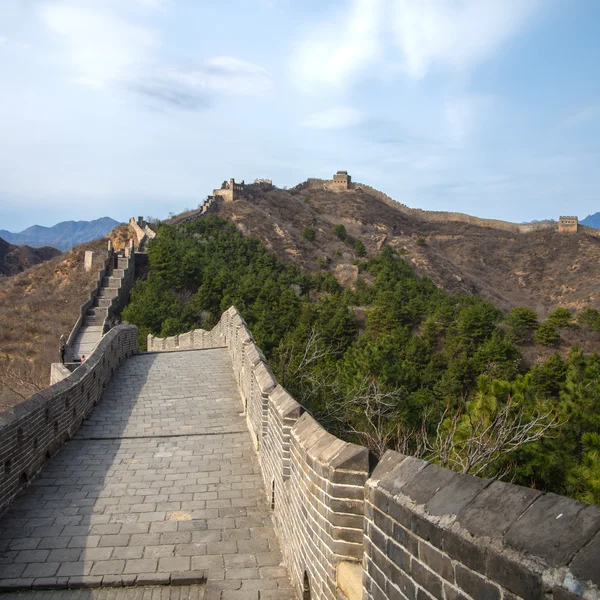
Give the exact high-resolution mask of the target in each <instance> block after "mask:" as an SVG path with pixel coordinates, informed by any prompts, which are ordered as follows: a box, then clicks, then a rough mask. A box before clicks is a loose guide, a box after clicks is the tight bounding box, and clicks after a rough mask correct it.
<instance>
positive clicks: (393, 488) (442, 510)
mask: <svg viewBox="0 0 600 600" xmlns="http://www.w3.org/2000/svg"><path fill="white" fill-rule="evenodd" d="M367 490H371V492H367V493H371V494H373V493H375V494H378V493H381V492H383V494H384V496H383V497H381V496H379V497H377V496H374V497H376V498H377V499H376V500H375V506H376V507H378V505H379V507H380V510H382V511H383V512H384V513H386V514H389V515H390V516H391V517H392V518H394V519H396V520H399V521H400V522H404V524H405V525H406V524H407V523H408V524H409V525H410V529H411V530H412V531H414V532H415V533H417V534H418V535H419V534H421V535H423V534H424V532H426V531H427V526H425V525H424V524H423V520H425V521H426V522H428V523H429V524H430V525H434V526H435V528H436V529H437V530H440V532H439V535H436V536H435V537H434V538H432V539H430V540H429V541H430V543H432V544H433V545H434V546H437V547H439V548H440V549H442V550H444V551H446V552H448V553H449V554H450V555H451V556H452V555H454V556H455V557H456V558H457V559H458V560H461V561H462V562H463V563H464V564H467V566H469V567H471V568H473V569H475V570H485V569H486V568H488V567H484V565H486V564H487V563H488V562H489V561H490V560H492V559H491V558H485V556H488V555H489V557H492V556H493V557H495V558H494V559H493V560H495V561H499V560H500V561H506V560H508V561H509V562H512V563H515V564H520V565H522V566H523V565H524V566H525V567H526V569H527V570H528V571H531V572H532V574H533V573H538V575H540V576H542V575H543V576H544V577H545V578H546V579H548V578H551V575H552V573H555V571H556V569H563V570H564V569H569V567H571V568H570V571H571V573H572V574H571V575H570V576H569V577H570V578H571V579H569V577H566V576H565V577H564V581H571V584H569V585H571V587H573V586H574V587H578V586H579V587H578V589H580V590H582V589H583V587H584V586H585V585H588V586H589V583H585V582H592V584H593V585H594V586H598V587H600V554H599V550H600V507H599V506H595V505H588V504H584V503H582V502H579V501H577V500H573V499H571V498H566V497H564V496H558V495H556V494H552V493H547V494H544V493H542V492H540V491H538V490H532V489H529V488H524V487H521V486H517V485H513V484H509V483H504V482H499V481H492V480H489V479H481V478H478V477H473V476H470V475H462V474H459V473H454V472H452V471H449V470H448V469H444V468H442V467H439V466H438V465H434V464H430V463H427V462H426V461H422V460H419V459H416V458H414V457H410V456H404V455H401V454H398V453H396V452H393V451H388V452H386V453H385V454H384V456H383V457H382V459H381V461H380V463H379V465H378V466H377V467H376V468H375V470H374V472H373V475H372V477H371V478H370V479H369V480H368V481H367ZM460 540H462V542H461V541H460ZM465 544H467V545H472V546H475V547H478V548H479V549H480V552H482V554H481V556H479V555H477V552H475V553H474V554H475V558H473V559H472V560H473V561H474V562H473V563H471V564H469V559H468V558H466V557H465V556H464V555H461V554H460V550H457V548H458V547H462V548H463V550H464V548H465V547H466V546H465ZM456 552H458V553H459V554H455V553H456ZM464 552H465V553H469V551H468V550H464ZM502 557H504V558H502ZM525 567H524V568H525ZM488 576H490V575H489V573H488ZM573 582H575V583H573ZM500 583H502V582H500ZM596 592H597V590H596ZM590 597H591V596H590Z"/></svg>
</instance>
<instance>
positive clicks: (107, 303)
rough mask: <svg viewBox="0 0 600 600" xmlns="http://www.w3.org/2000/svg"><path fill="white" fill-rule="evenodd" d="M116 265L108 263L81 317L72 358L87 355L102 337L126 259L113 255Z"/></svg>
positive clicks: (121, 280) (119, 287)
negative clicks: (98, 287) (93, 296)
mask: <svg viewBox="0 0 600 600" xmlns="http://www.w3.org/2000/svg"><path fill="white" fill-rule="evenodd" d="M115 261H116V266H114V265H110V266H109V267H108V268H107V270H106V274H105V276H104V278H103V280H102V286H101V287H100V289H99V290H98V293H97V294H96V297H95V298H94V302H93V304H92V306H91V307H90V308H88V310H87V312H86V314H85V315H84V317H83V322H82V324H81V328H80V329H79V332H78V333H77V337H76V338H75V342H74V343H73V347H72V348H73V360H75V361H79V360H81V358H82V357H83V356H85V357H87V356H89V355H90V354H91V353H92V352H93V351H94V349H95V348H96V346H97V345H98V342H99V341H100V340H101V339H102V335H103V334H104V328H105V325H106V320H107V319H108V316H109V310H110V308H111V307H112V306H113V303H114V302H115V301H117V300H118V298H119V292H120V290H121V286H122V284H123V279H124V277H125V269H126V268H127V264H128V259H127V258H124V257H121V256H118V255H116V256H115Z"/></svg>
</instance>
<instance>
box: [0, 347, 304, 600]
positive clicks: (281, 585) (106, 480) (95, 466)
mask: <svg viewBox="0 0 600 600" xmlns="http://www.w3.org/2000/svg"><path fill="white" fill-rule="evenodd" d="M241 407H242V404H241V401H240V397H239V393H238V391H237V388H236V385H235V379H234V376H233V371H232V367H231V361H230V359H229V355H228V353H227V351H226V350H224V349H216V350H199V351H189V352H172V353H162V354H161V353H158V354H142V355H138V356H134V357H132V358H130V359H129V360H128V361H126V362H125V364H124V365H123V366H122V367H121V368H120V369H119V371H118V372H117V373H116V374H115V377H114V379H113V380H112V382H111V383H110V384H109V386H108V387H107V389H106V390H105V394H104V397H103V401H102V402H101V403H100V404H99V405H98V406H97V407H96V408H95V409H94V412H93V413H92V415H91V417H90V419H89V420H88V421H86V422H85V423H84V425H83V426H82V427H81V429H80V430H79V432H78V433H77V435H76V437H75V438H74V439H73V440H72V441H70V442H68V443H67V444H66V445H65V446H64V447H63V449H62V450H61V451H60V452H59V453H58V454H57V455H56V456H54V457H53V458H52V460H51V461H50V462H49V463H48V464H47V465H46V467H45V468H44V469H43V471H42V473H41V474H40V475H39V476H38V477H37V478H36V479H35V480H34V481H33V482H32V484H31V486H30V487H29V489H28V490H27V492H26V493H25V494H24V495H23V496H21V497H20V498H18V499H17V500H16V501H15V503H14V504H13V506H12V507H11V509H10V510H9V511H8V512H7V513H6V514H5V515H4V516H3V517H2V519H1V520H0V585H1V584H2V581H1V580H12V581H15V580H17V581H18V582H19V583H20V584H22V583H25V584H26V585H29V584H31V585H33V586H34V587H38V586H40V585H43V584H44V582H45V581H58V582H59V583H64V582H66V581H67V579H66V578H73V579H70V580H69V581H74V582H76V583H81V582H82V581H83V582H84V583H89V582H92V583H94V584H97V583H98V582H100V578H103V579H102V582H103V585H111V584H114V582H115V581H116V582H117V584H118V583H119V581H121V582H122V583H123V584H124V585H130V584H131V583H132V582H134V581H135V580H136V577H137V585H152V584H153V583H164V582H165V581H168V580H169V577H172V578H174V577H176V574H177V573H182V572H188V571H206V575H207V577H208V585H207V588H206V594H205V598H206V599H207V600H215V599H219V600H233V599H235V598H243V599H244V600H253V599H258V598H260V599H262V600H265V599H268V598H273V599H275V598H278V599H291V598H294V597H295V596H294V594H293V592H292V590H291V589H290V583H289V579H288V576H287V571H286V569H285V568H284V567H283V566H281V560H282V559H281V553H280V550H279V546H278V542H277V538H276V537H275V533H274V530H273V525H272V521H271V516H270V513H269V509H268V506H267V501H266V495H265V491H264V489H263V482H262V477H261V474H260V467H259V465H258V461H257V459H256V455H255V452H254V449H253V446H252V442H251V438H250V434H249V433H248V431H247V429H246V423H245V419H244V417H243V416H242V415H241V414H240V411H241ZM46 578H52V579H46ZM5 583H6V581H5ZM122 591H123V590H120V592H122ZM38 593H41V592H38ZM76 593H79V592H78V591H77V590H73V591H55V592H44V594H46V596H47V597H48V598H49V599H50V597H51V596H53V595H61V598H62V597H65V598H66V597H68V596H69V594H76ZM39 599H40V600H41V599H42V597H41V596H40V597H39ZM36 600H37V597H36ZM115 600H117V598H116V597H115Z"/></svg>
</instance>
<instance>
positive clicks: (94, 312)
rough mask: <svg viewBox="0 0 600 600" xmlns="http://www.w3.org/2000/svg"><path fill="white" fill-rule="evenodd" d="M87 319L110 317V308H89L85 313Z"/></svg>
mask: <svg viewBox="0 0 600 600" xmlns="http://www.w3.org/2000/svg"><path fill="white" fill-rule="evenodd" d="M85 316H86V317H102V318H105V317H107V316H108V308H104V307H98V306H96V307H95V308H88V309H87V312H86V313H85Z"/></svg>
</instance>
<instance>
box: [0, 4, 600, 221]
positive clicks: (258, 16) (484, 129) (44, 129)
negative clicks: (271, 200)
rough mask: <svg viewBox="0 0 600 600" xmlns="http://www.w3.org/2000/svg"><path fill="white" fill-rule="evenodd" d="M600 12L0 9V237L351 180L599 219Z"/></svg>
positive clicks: (411, 196)
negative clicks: (318, 181)
mask: <svg viewBox="0 0 600 600" xmlns="http://www.w3.org/2000/svg"><path fill="white" fill-rule="evenodd" d="M598 65H600V2H597V0H587V1H586V0H571V1H568V0H526V1H524V0H332V1H326V0H318V1H317V0H304V1H303V2H298V1H295V0H219V1H218V2H217V1H216V0H215V1H210V2H207V1H206V2H205V1H202V0H0V82H1V83H0V229H9V230H12V231H16V230H20V229H23V228H25V227H27V226H29V225H32V224H34V223H38V224H42V225H52V224H54V223H56V222H58V221H62V220H67V219H76V220H77V219H92V218H97V217H100V216H104V215H108V216H111V217H113V218H116V219H119V220H125V219H127V218H128V217H129V216H132V215H138V214H139V215H144V216H148V215H150V216H155V217H164V216H166V215H167V214H168V213H169V212H179V211H181V210H183V209H184V208H187V207H195V206H197V205H198V204H199V203H200V202H201V201H202V200H203V199H204V198H205V197H206V195H207V194H208V193H210V191H211V190H212V188H213V187H216V186H218V185H219V183H220V182H221V181H223V180H224V179H228V178H229V177H235V178H236V179H238V180H241V179H245V180H246V181H249V180H253V179H254V178H257V177H269V178H272V179H273V180H274V182H275V183H276V184H277V185H280V186H285V185H287V186H291V185H294V184H296V183H298V182H300V181H303V180H304V179H306V178H307V177H330V176H331V174H332V173H333V172H334V171H335V170H337V169H348V170H349V171H350V172H351V174H352V175H353V177H354V179H355V180H358V181H361V182H363V183H367V184H370V185H373V186H374V187H376V188H378V189H381V190H383V191H385V192H387V193H388V194H390V195H391V196H392V197H394V198H396V199H397V200H399V201H401V202H404V203H406V204H408V205H409V206H414V207H421V208H426V209H432V210H452V211H460V212H466V213H469V214H474V215H478V216H482V217H493V218H501V219H507V220H512V221H525V220H532V219H543V218H556V217H558V215H559V214H577V215H579V216H580V217H585V216H586V215H588V214H590V213H594V212H597V211H600V69H599V67H598Z"/></svg>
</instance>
